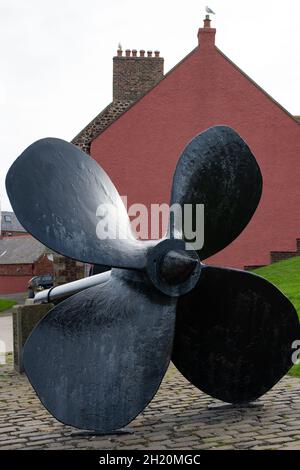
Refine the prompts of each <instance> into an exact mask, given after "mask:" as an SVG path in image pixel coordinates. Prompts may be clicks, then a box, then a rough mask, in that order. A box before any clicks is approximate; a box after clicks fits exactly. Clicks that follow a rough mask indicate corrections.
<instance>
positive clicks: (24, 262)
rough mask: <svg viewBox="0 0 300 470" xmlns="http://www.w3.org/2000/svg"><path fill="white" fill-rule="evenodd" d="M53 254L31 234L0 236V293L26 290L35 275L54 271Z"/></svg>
mask: <svg viewBox="0 0 300 470" xmlns="http://www.w3.org/2000/svg"><path fill="white" fill-rule="evenodd" d="M52 259H53V254H52V252H51V251H50V250H49V249H48V248H46V247H45V246H44V245H42V244H41V243H40V242H39V241H37V240H36V239H35V238H33V237H31V236H30V235H27V236H26V235H24V236H22V237H21V236H7V237H2V238H0V295H1V294H14V293H16V292H25V291H26V290H27V284H28V281H29V280H30V279H31V278H32V277H33V276H39V275H41V274H52V273H53V261H52Z"/></svg>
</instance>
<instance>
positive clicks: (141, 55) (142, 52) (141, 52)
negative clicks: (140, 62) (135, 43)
mask: <svg viewBox="0 0 300 470" xmlns="http://www.w3.org/2000/svg"><path fill="white" fill-rule="evenodd" d="M140 57H145V51H144V50H143V49H141V50H140Z"/></svg>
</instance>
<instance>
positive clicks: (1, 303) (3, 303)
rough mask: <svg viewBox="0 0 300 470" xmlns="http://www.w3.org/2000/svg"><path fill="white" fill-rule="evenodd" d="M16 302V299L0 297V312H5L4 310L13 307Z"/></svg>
mask: <svg viewBox="0 0 300 470" xmlns="http://www.w3.org/2000/svg"><path fill="white" fill-rule="evenodd" d="M16 303H17V302H16V301H15V300H9V299H0V312H3V311H4V310H7V309H9V308H11V307H12V306H13V305H15V304H16Z"/></svg>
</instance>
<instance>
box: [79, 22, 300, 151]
mask: <svg viewBox="0 0 300 470" xmlns="http://www.w3.org/2000/svg"><path fill="white" fill-rule="evenodd" d="M214 31H215V30H214ZM198 47H199V46H197V47H196V48H195V49H193V50H192V51H191V52H190V53H189V54H187V55H186V56H185V57H184V58H183V59H182V60H181V61H180V62H179V63H178V64H176V65H175V66H174V67H173V68H172V69H171V70H169V72H168V73H166V74H165V75H164V76H163V78H162V79H161V80H160V81H158V83H156V84H155V85H154V86H153V87H151V88H150V89H149V90H148V91H147V92H146V93H145V94H143V95H142V96H140V97H139V98H137V99H136V100H133V101H113V102H112V103H110V104H109V105H108V106H107V107H106V108H105V109H104V110H103V111H101V112H100V113H99V114H98V115H97V116H96V117H95V118H94V119H93V120H92V121H91V122H90V123H89V124H88V125H87V126H86V127H85V128H84V129H83V130H82V131H81V132H80V133H79V134H78V135H77V136H76V137H74V139H73V140H72V143H73V144H75V145H77V146H78V147H80V148H81V149H82V150H84V151H85V152H87V153H90V147H91V143H92V141H93V140H95V139H96V138H97V137H98V136H99V135H100V134H101V133H102V132H103V131H104V130H105V129H106V128H108V127H109V126H110V125H111V124H113V123H114V122H115V121H116V120H117V119H118V118H120V117H121V116H122V115H123V114H125V113H126V112H127V111H128V110H129V109H130V108H132V107H133V106H135V105H136V104H137V103H138V102H139V101H140V100H142V99H143V98H144V97H145V96H146V95H147V94H148V93H150V92H151V91H152V89H153V88H156V87H157V86H159V85H160V83H161V81H163V80H164V79H165V78H166V77H167V76H169V75H170V74H172V73H173V72H174V71H175V70H176V69H177V67H178V66H179V65H180V64H181V63H182V62H184V61H185V60H187V59H188V57H189V56H190V55H192V54H193V53H194V51H195V50H196V49H197V48H198ZM215 50H216V51H217V52H218V53H219V54H221V55H222V56H223V57H224V58H225V59H226V60H227V61H228V62H229V63H230V64H231V65H232V66H234V67H235V68H236V69H237V70H238V71H239V72H240V73H241V74H242V75H244V77H245V78H246V79H247V80H248V81H249V82H251V83H252V84H253V85H255V86H256V87H257V88H258V89H259V90H260V91H261V92H262V93H263V94H264V95H265V96H266V97H267V98H269V99H270V100H271V101H273V103H274V104H275V105H277V106H278V107H279V108H281V110H282V111H283V112H285V113H286V114H287V115H288V116H289V117H290V118H292V119H293V121H295V122H297V124H300V116H293V115H292V114H291V113H289V111H287V110H286V109H285V108H284V107H283V106H282V105H281V104H280V103H278V102H277V101H276V100H275V99H274V98H273V97H272V96H271V95H269V94H268V93H267V92H266V91H265V90H264V89H263V88H262V87H261V86H259V85H258V84H257V83H256V82H255V81H254V80H253V79H252V78H251V77H249V75H247V74H246V73H245V72H244V71H243V70H241V69H240V68H239V67H238V66H237V65H236V64H235V63H234V62H233V61H232V60H231V59H229V58H228V57H227V56H226V55H225V54H224V53H223V52H222V51H221V50H220V49H218V47H216V46H215Z"/></svg>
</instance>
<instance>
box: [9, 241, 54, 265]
mask: <svg viewBox="0 0 300 470" xmlns="http://www.w3.org/2000/svg"><path fill="white" fill-rule="evenodd" d="M45 253H51V250H49V249H48V248H47V247H45V246H44V245H42V244H41V243H40V242H39V241H37V240H36V239H35V238H33V237H31V236H30V235H29V236H23V237H20V236H17V237H3V238H1V239H0V264H32V263H34V262H35V261H37V260H38V259H39V258H40V257H41V256H42V255H43V254H45Z"/></svg>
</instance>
